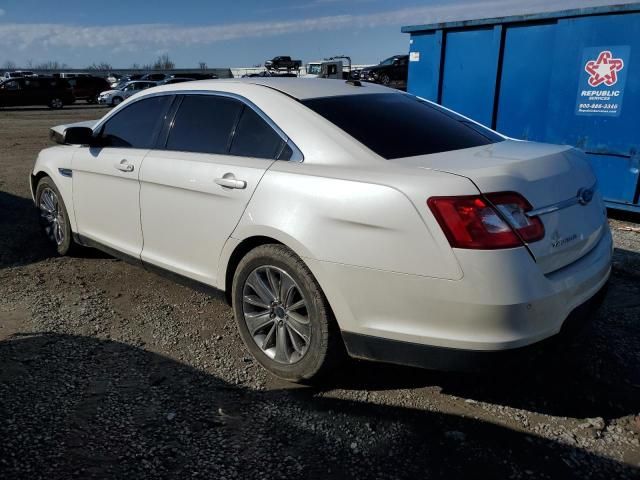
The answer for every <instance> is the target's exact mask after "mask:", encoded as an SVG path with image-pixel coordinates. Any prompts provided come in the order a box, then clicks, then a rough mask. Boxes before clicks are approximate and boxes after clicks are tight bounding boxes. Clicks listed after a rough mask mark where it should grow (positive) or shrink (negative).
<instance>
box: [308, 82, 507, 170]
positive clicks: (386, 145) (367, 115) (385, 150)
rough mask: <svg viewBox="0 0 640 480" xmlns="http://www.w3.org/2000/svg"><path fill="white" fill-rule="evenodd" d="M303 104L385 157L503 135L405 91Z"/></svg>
mask: <svg viewBox="0 0 640 480" xmlns="http://www.w3.org/2000/svg"><path fill="white" fill-rule="evenodd" d="M302 103H303V104H304V105H306V106H307V107H309V108H310V109H311V110H313V111H314V112H316V113H318V114H320V115H322V116H323V117H324V118H326V119H327V120H329V121H330V122H331V123H333V124H335V125H336V126H338V127H339V128H341V129H342V130H344V131H345V132H346V133H348V134H349V135H351V136H352V137H353V138H355V139H356V140H358V141H359V142H360V143H362V144H364V145H365V146H366V147H368V148H370V149H371V150H373V151H374V152H375V153H377V154H378V155H380V156H381V157H384V158H386V159H394V158H403V157H414V156H417V155H427V154H431V153H439V152H448V151H451V150H460V149H462V148H471V147H478V146H481V145H487V144H490V143H496V142H499V141H501V140H503V138H502V137H500V136H499V135H497V134H496V133H495V132H493V131H491V130H489V129H487V128H483V127H480V126H478V125H475V124H473V123H471V122H469V121H468V120H466V119H464V118H463V117H460V116H459V115H456V114H454V113H452V112H449V111H447V110H445V109H443V108H440V107H438V106H436V105H433V104H431V103H429V102H426V101H423V100H420V99H419V98H417V97H414V96H411V95H406V94H401V93H377V94H367V95H346V96H337V97H323V98H311V99H308V100H303V101H302Z"/></svg>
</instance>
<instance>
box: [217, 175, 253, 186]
mask: <svg viewBox="0 0 640 480" xmlns="http://www.w3.org/2000/svg"><path fill="white" fill-rule="evenodd" d="M214 181H215V182H216V183H217V184H218V185H220V186H221V187H225V188H239V189H243V188H247V182H245V181H244V180H237V179H236V178H235V177H234V176H233V175H229V174H227V175H225V176H224V177H222V178H216V179H215V180H214Z"/></svg>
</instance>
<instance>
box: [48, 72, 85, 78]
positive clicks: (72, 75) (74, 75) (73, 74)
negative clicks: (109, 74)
mask: <svg viewBox="0 0 640 480" xmlns="http://www.w3.org/2000/svg"><path fill="white" fill-rule="evenodd" d="M53 76H54V77H60V78H78V77H93V75H92V74H90V73H86V72H60V73H54V74H53Z"/></svg>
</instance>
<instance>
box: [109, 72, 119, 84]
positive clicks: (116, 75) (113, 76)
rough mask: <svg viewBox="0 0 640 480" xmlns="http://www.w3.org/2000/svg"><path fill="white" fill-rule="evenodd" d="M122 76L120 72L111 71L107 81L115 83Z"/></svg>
mask: <svg viewBox="0 0 640 480" xmlns="http://www.w3.org/2000/svg"><path fill="white" fill-rule="evenodd" d="M121 78H122V75H120V74H119V73H110V74H109V75H107V82H109V84H114V83H117V82H119V81H120V79H121Z"/></svg>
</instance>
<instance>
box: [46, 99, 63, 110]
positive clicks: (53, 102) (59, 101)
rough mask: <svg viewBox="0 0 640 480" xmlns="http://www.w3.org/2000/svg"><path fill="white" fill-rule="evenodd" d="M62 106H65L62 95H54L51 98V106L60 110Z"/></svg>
mask: <svg viewBox="0 0 640 480" xmlns="http://www.w3.org/2000/svg"><path fill="white" fill-rule="evenodd" d="M62 107H64V102H63V101H62V99H61V98H60V97H53V98H52V99H51V100H49V108H53V109H54V110H60V109H61V108H62Z"/></svg>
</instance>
